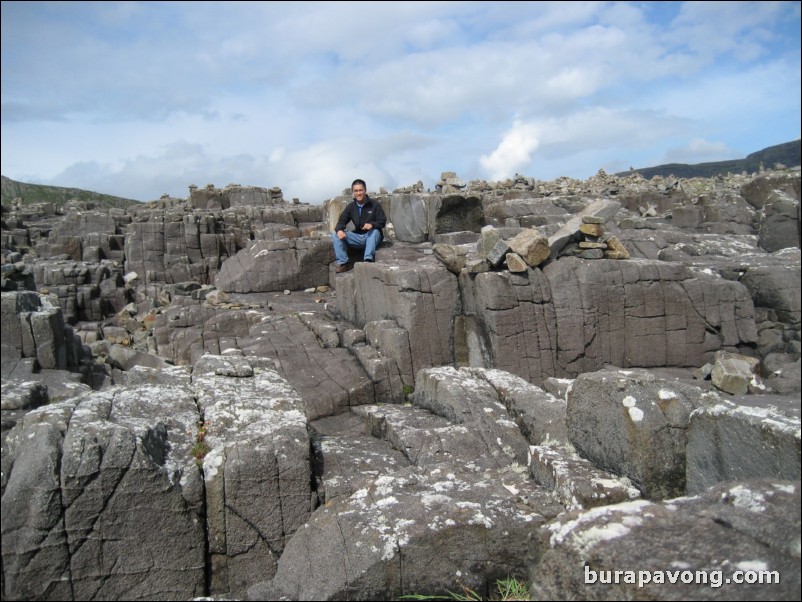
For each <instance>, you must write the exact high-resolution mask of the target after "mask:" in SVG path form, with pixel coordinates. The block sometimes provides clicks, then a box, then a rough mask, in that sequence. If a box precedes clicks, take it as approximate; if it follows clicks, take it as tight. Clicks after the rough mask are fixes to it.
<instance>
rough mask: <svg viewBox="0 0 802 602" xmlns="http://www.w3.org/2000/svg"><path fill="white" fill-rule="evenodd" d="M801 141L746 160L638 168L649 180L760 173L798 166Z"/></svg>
mask: <svg viewBox="0 0 802 602" xmlns="http://www.w3.org/2000/svg"><path fill="white" fill-rule="evenodd" d="M801 157H802V140H795V141H793V142H786V143H784V144H777V145H776V146H769V147H768V148H764V149H763V150H759V151H757V152H755V153H752V154H750V155H747V156H746V158H745V159H733V160H731V161H711V162H710V163H697V164H695V165H687V164H685V163H667V164H665V165H657V166H656V167H644V168H640V169H635V171H636V172H638V173H639V174H640V175H642V176H643V177H644V178H646V179H647V180H649V179H651V178H653V177H654V176H662V177H665V176H674V177H676V178H712V177H715V176H718V175H726V174H728V173H732V174H736V173H741V172H744V171H745V172H747V173H757V172H758V171H759V170H760V164H761V163H763V166H764V167H765V168H766V169H773V168H774V164H775V163H782V164H783V165H785V166H786V167H796V166H798V165H800V164H802V161H801V160H800V158H801ZM615 175H617V176H628V175H629V172H628V171H622V172H620V173H617V174H615Z"/></svg>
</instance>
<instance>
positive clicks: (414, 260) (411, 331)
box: [0, 168, 802, 600]
mask: <svg viewBox="0 0 802 602" xmlns="http://www.w3.org/2000/svg"><path fill="white" fill-rule="evenodd" d="M371 196H373V197H375V198H378V199H379V200H380V201H381V202H382V204H383V206H384V208H385V212H386V213H387V215H388V218H389V220H390V222H391V224H390V225H388V229H387V233H388V237H387V240H386V241H385V242H384V243H383V244H382V246H381V247H380V249H379V252H378V254H377V261H376V262H375V263H364V262H357V263H356V265H355V268H354V269H353V270H352V271H350V272H348V273H344V274H335V272H334V269H333V266H332V265H331V264H332V262H333V260H334V255H333V251H332V250H331V245H330V241H329V239H328V232H329V230H330V228H331V227H332V219H336V216H337V215H338V213H339V211H340V210H341V208H342V207H343V206H344V204H345V203H347V202H348V201H349V198H348V196H347V191H346V192H345V193H344V196H338V197H335V198H332V199H329V200H328V201H326V203H324V204H323V205H322V206H311V205H305V204H302V203H300V202H297V201H293V202H292V203H287V202H285V201H284V198H283V195H282V193H281V190H280V189H279V188H270V189H266V188H256V187H247V186H240V185H236V184H231V185H229V186H227V187H225V188H223V189H219V188H216V187H214V186H212V185H208V186H206V187H204V188H198V187H197V186H191V187H190V191H189V196H188V198H187V199H175V198H170V197H164V198H162V199H159V200H158V201H154V202H151V203H145V204H142V205H140V206H134V207H131V208H128V209H126V210H122V209H109V210H99V209H96V208H93V207H90V206H88V205H81V203H77V202H76V203H71V204H70V205H69V208H68V209H67V210H66V211H64V212H63V213H62V212H59V211H56V210H55V209H54V208H53V207H52V206H47V205H39V206H25V205H21V204H15V205H14V206H13V207H9V208H7V207H5V206H4V207H3V222H2V233H1V237H0V245H1V246H2V290H3V292H2V333H3V336H2V419H3V420H2V443H3V446H2V482H1V483H0V484H1V485H2V555H3V577H2V591H3V599H7V600H56V599H58V600H84V599H97V598H103V599H108V600H122V599H176V600H179V599H180V600H186V599H191V598H193V597H201V596H212V597H216V598H220V599H227V598H231V597H235V598H237V597H238V598H245V599H315V600H335V599H395V598H397V597H398V596H402V595H407V594H438V593H445V592H446V591H448V590H450V591H460V588H463V587H464V588H469V589H471V590H473V591H475V592H477V593H479V594H482V595H488V593H489V589H492V585H493V583H494V582H495V580H496V579H505V578H508V577H513V578H517V579H521V580H527V581H528V582H529V583H530V586H531V593H532V595H533V596H534V597H535V599H541V598H544V597H547V598H549V599H579V598H581V599H621V598H630V597H646V598H648V599H687V598H691V597H694V598H704V599H721V600H725V599H726V600H730V599H781V600H791V599H793V600H798V599H799V597H800V569H799V566H800V565H799V531H800V504H799V495H800V481H799V475H800V402H799V396H800V313H801V310H802V308H801V307H800V305H801V304H800V233H799V232H800V230H799V223H800V213H799V197H800V172H799V169H798V168H796V169H792V170H788V169H784V170H779V171H774V172H767V173H762V174H760V175H758V176H750V175H747V174H741V175H730V176H727V177H717V178H713V179H690V180H678V179H674V178H653V179H652V180H648V181H647V180H645V179H643V178H642V177H640V176H639V175H638V174H637V173H632V174H630V175H627V176H623V177H621V176H611V175H608V174H606V173H604V172H602V171H600V172H599V173H598V174H597V175H596V176H594V177H592V178H590V179H588V180H585V181H579V180H572V179H568V178H560V179H558V180H555V181H553V182H540V181H536V180H535V179H533V178H527V177H525V176H516V177H515V178H513V179H511V180H507V181H504V182H482V181H471V182H467V181H465V180H463V179H461V178H459V177H458V176H457V174H455V173H453V172H444V173H443V174H442V176H441V180H440V182H439V183H438V184H437V185H436V187H435V191H434V192H427V191H425V190H424V187H423V184H422V183H420V182H418V183H417V184H415V185H412V186H409V187H406V188H402V189H399V190H396V191H394V192H392V193H390V192H387V191H380V192H378V193H371ZM672 571H673V572H672ZM736 573H738V574H737V575H736ZM616 575H617V577H616ZM775 575H778V576H779V577H780V579H779V580H775V581H772V582H764V583H763V584H762V585H758V584H756V582H755V581H750V582H748V584H747V585H740V584H738V583H737V581H736V579H738V578H739V576H740V577H741V578H744V577H746V578H748V579H752V578H754V579H757V578H758V577H761V578H762V577H766V578H767V579H772V578H773V577H774V576H775ZM647 577H648V581H647ZM702 577H704V579H705V580H706V581H704V582H702ZM616 579H617V580H616ZM671 579H673V581H671ZM660 580H663V581H662V582H661V581H660ZM714 580H717V581H715V583H716V584H715V585H711V583H713V582H714Z"/></svg>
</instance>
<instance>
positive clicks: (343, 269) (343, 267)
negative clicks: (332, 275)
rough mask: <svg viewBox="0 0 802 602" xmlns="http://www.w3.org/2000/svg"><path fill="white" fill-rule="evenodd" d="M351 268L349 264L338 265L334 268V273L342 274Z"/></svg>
mask: <svg viewBox="0 0 802 602" xmlns="http://www.w3.org/2000/svg"><path fill="white" fill-rule="evenodd" d="M352 267H354V266H353V265H352V264H350V263H338V264H337V265H336V266H334V271H335V272H336V273H337V274H342V273H343V272H347V271H348V270H350V269H351V268H352Z"/></svg>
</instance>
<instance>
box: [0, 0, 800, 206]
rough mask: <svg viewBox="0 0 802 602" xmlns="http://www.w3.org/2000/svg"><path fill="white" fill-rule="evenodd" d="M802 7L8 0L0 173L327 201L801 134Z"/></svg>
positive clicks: (65, 182)
mask: <svg viewBox="0 0 802 602" xmlns="http://www.w3.org/2000/svg"><path fill="white" fill-rule="evenodd" d="M800 29H801V27H800V3H799V2H371V3H367V2H358V3H357V2H30V1H23V2H6V1H3V2H2V72H1V76H2V128H1V129H0V136H1V137H2V153H1V157H2V175H4V176H6V177H9V178H11V179H13V180H17V181H21V182H26V183H35V184H50V185H55V186H66V187H74V188H82V189H86V190H93V191H96V192H102V193H106V194H112V195H115V196H121V197H126V198H132V199H137V200H140V201H150V200H155V199H158V198H160V197H161V196H162V195H164V194H169V195H170V196H173V197H178V198H186V197H187V196H188V188H189V186H190V185H193V184H194V185H196V186H199V187H203V186H205V185H207V184H214V185H215V186H218V187H221V188H222V187H224V186H227V185H228V184H240V185H243V186H262V187H265V188H270V187H273V186H278V187H280V188H281V189H282V191H283V193H284V198H285V199H286V200H291V199H293V198H298V199H300V201H301V202H304V203H311V204H319V203H321V202H323V201H324V200H326V199H329V198H333V197H335V196H337V195H339V194H341V193H342V191H343V190H344V189H348V188H349V187H350V184H351V182H352V181H353V180H354V179H356V178H362V179H364V180H366V181H367V184H368V190H369V191H377V190H379V188H380V187H384V188H386V189H387V190H390V191H392V190H394V189H396V188H399V187H403V186H409V185H412V184H415V183H416V182H417V181H419V180H420V181H422V182H423V184H424V187H425V188H427V189H432V190H433V189H434V186H435V185H436V184H437V183H438V182H439V180H440V175H441V173H442V172H445V171H454V172H456V173H457V175H458V176H459V177H461V178H462V179H464V180H474V179H483V180H502V179H506V178H509V177H513V176H514V175H515V174H521V175H524V176H527V177H533V178H536V179H538V180H554V179H556V178H558V177H561V176H569V177H572V178H579V179H585V178H588V177H590V176H592V175H594V174H596V173H597V172H598V171H599V169H604V170H605V171H607V172H608V173H614V172H619V171H626V170H628V169H629V168H630V167H650V166H654V165H659V164H663V163H671V162H679V163H700V162H706V161H721V160H726V159H738V158H743V157H745V156H746V155H747V154H749V153H751V152H754V151H757V150H760V149H763V148H765V147H767V146H772V145H775V144H781V143H783V142H789V141H792V140H796V139H799V138H800V112H801V111H800V89H802V85H800V46H801V44H800Z"/></svg>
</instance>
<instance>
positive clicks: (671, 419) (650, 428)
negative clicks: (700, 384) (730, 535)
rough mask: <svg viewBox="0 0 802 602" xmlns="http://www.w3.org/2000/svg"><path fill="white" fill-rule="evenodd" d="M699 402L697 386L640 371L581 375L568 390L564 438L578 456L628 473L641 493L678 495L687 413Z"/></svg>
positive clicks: (659, 496) (682, 479)
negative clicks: (669, 381) (565, 434)
mask: <svg viewBox="0 0 802 602" xmlns="http://www.w3.org/2000/svg"><path fill="white" fill-rule="evenodd" d="M714 399H715V398H714ZM703 400H704V394H703V391H702V390H701V389H699V388H697V387H693V386H689V385H685V384H683V383H672V384H671V385H667V384H666V383H665V382H663V381H662V380H659V379H656V378H655V377H654V376H651V375H650V374H648V373H646V372H643V371H628V370H619V371H610V372H607V371H601V372H595V373H588V374H582V375H580V376H579V377H577V379H576V380H575V381H574V385H573V387H572V388H571V391H570V393H569V394H568V409H567V418H566V424H567V426H568V437H569V439H570V440H571V443H572V444H573V445H574V447H575V448H576V450H577V451H578V452H579V454H580V455H581V456H582V457H584V458H587V459H589V460H590V461H591V462H593V464H595V465H596V466H598V467H600V468H604V469H606V470H609V471H610V472H613V473H615V474H618V475H624V476H626V477H628V478H629V479H630V480H631V481H632V482H633V483H634V484H635V485H636V486H637V487H638V489H640V490H641V491H642V492H643V493H644V495H645V496H646V497H649V498H652V499H664V498H668V497H674V496H678V495H682V494H683V493H684V492H685V448H686V445H687V440H688V426H689V423H690V415H691V412H692V411H693V410H695V409H696V408H697V407H699V406H700V405H702V403H703Z"/></svg>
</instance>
